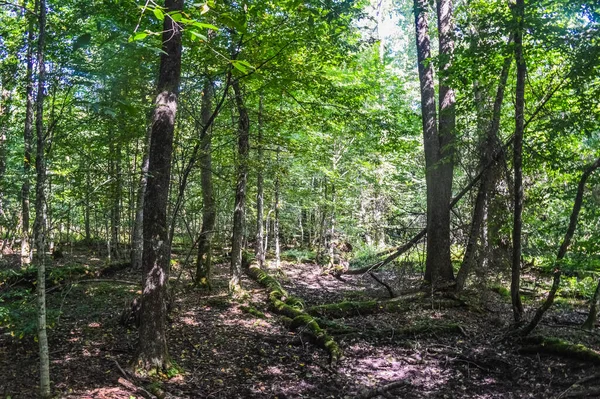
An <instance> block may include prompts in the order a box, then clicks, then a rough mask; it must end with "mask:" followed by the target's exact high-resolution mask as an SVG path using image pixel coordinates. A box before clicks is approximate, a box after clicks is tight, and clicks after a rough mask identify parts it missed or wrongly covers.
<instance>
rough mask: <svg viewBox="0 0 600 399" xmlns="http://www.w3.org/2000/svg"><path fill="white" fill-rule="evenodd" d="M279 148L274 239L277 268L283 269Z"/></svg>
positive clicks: (276, 173)
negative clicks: (280, 231) (280, 228)
mask: <svg viewBox="0 0 600 399" xmlns="http://www.w3.org/2000/svg"><path fill="white" fill-rule="evenodd" d="M279 151H280V149H279V146H277V162H276V165H277V168H278V169H277V171H276V172H275V220H274V222H273V238H274V240H275V267H276V268H277V269H279V268H280V267H281V246H280V245H281V243H280V242H279V206H280V204H279V194H280V193H279Z"/></svg>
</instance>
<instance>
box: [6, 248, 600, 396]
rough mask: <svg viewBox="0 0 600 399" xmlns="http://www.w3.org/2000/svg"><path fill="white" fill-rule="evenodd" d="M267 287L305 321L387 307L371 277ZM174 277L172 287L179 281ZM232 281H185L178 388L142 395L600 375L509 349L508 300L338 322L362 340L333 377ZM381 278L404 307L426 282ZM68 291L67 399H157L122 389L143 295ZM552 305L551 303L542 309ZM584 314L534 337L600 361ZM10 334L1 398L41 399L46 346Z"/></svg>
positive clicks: (58, 311) (308, 267) (516, 385)
mask: <svg viewBox="0 0 600 399" xmlns="http://www.w3.org/2000/svg"><path fill="white" fill-rule="evenodd" d="M73 261H77V262H81V263H85V264H88V265H89V266H90V267H99V266H100V264H101V262H100V261H99V260H96V261H94V260H93V258H92V259H91V258H89V256H88V257H86V256H83V255H82V256H80V257H77V256H73V257H72V258H71V259H69V257H67V259H65V260H63V261H62V262H63V263H66V262H73ZM94 262H96V263H94ZM55 267H60V266H55ZM269 273H270V274H271V275H273V276H274V277H276V278H277V279H278V280H279V281H280V282H281V284H282V285H283V287H284V288H285V289H286V290H287V291H288V292H289V293H290V294H291V295H294V296H297V297H299V298H302V299H303V300H304V301H305V303H306V306H307V307H308V306H312V305H319V304H326V303H333V302H340V301H361V300H371V299H380V300H384V299H385V298H388V297H389V295H388V292H387V290H386V289H385V288H384V287H383V286H382V285H380V284H379V283H377V282H376V281H375V280H373V279H372V278H371V277H370V276H369V275H362V276H344V281H340V280H339V279H336V278H334V277H333V276H331V275H323V274H322V270H321V268H320V267H319V266H316V265H313V264H292V263H288V262H283V263H282V265H281V268H280V269H279V270H275V269H273V268H271V269H270V270H269ZM172 274H173V276H172V278H173V279H175V278H176V277H177V275H178V273H177V270H175V271H174V273H172ZM228 274H229V267H228V265H225V264H221V265H217V266H216V267H215V270H214V283H213V290H212V291H211V292H202V291H199V290H196V289H191V288H190V284H189V283H190V282H189V281H188V280H187V279H188V276H187V273H185V272H184V273H183V274H181V276H182V277H181V281H180V283H181V284H180V286H181V289H180V290H179V292H178V293H177V295H176V298H177V299H176V301H175V306H174V309H173V311H172V313H171V316H170V320H169V321H170V323H169V333H168V338H169V351H170V355H171V357H172V359H173V360H174V363H175V364H176V369H177V370H175V369H174V371H173V373H172V374H173V375H171V376H170V377H171V378H168V376H163V377H164V378H162V379H157V378H154V380H153V381H150V380H141V379H140V380H137V381H136V385H138V386H142V385H143V386H144V387H145V389H147V390H149V391H152V392H158V391H157V390H156V388H157V387H160V388H161V389H162V391H163V392H166V393H167V394H166V397H171V398H280V399H283V398H354V397H358V395H359V394H365V395H366V393H368V391H369V390H370V389H373V388H375V387H379V386H383V385H386V384H389V383H395V385H394V386H395V388H393V389H389V390H388V391H387V392H386V393H385V394H384V395H383V396H384V397H401V398H553V397H568V396H569V394H570V393H571V392H573V388H572V385H573V384H574V383H576V382H577V381H579V380H580V379H583V378H585V377H587V376H590V375H593V374H595V373H597V372H599V371H600V367H599V366H598V365H596V366H594V365H592V364H590V363H589V362H585V361H580V360H576V359H573V358H570V359H568V358H563V357H559V356H549V355H546V354H533V355H532V354H522V353H520V349H521V345H520V344H519V343H518V342H517V341H515V340H514V339H509V340H503V339H502V338H503V336H504V334H505V333H506V332H507V331H508V328H509V325H508V323H509V321H510V320H511V309H510V306H509V303H508V301H507V298H506V297H505V296H503V295H501V294H498V293H496V292H492V291H487V290H481V289H480V290H478V291H477V292H475V291H473V292H467V293H466V294H465V295H464V296H463V297H461V304H462V306H458V307H450V308H443V307H436V305H435V302H433V301H431V300H429V302H427V299H425V300H423V301H421V302H420V303H419V304H418V305H417V304H415V305H414V306H412V305H411V306H410V307H409V308H408V309H407V310H405V311H403V312H396V313H379V314H370V315H360V312H358V313H357V314H353V315H348V316H346V317H344V318H342V319H337V320H336V322H337V323H339V324H343V325H345V326H347V327H348V328H349V329H352V330H353V331H354V333H351V334H346V335H337V336H334V338H335V339H336V341H337V342H338V343H339V345H340V347H341V349H342V350H343V358H342V359H341V361H339V362H338V364H336V365H330V364H329V358H328V355H327V353H326V352H325V351H324V350H323V349H320V348H319V347H317V346H315V345H313V344H312V343H311V342H310V339H307V338H306V336H305V335H304V334H302V329H300V330H298V331H296V332H290V331H289V330H288V329H287V328H286V327H284V324H283V323H282V322H281V319H280V317H279V316H277V315H276V314H275V313H273V312H272V311H271V309H270V308H269V306H268V300H267V297H268V295H267V293H266V291H265V290H264V289H263V288H262V287H260V286H259V285H258V284H257V283H255V282H254V281H252V280H250V279H248V278H247V277H246V278H245V279H244V280H243V283H242V284H243V286H244V288H245V289H246V290H247V295H246V296H245V297H244V298H243V299H241V300H240V299H238V300H233V299H230V298H229V297H228V295H227V293H226V291H227V282H228ZM378 276H379V278H380V279H382V280H384V281H386V282H388V283H389V284H390V286H391V287H392V289H393V290H394V291H395V292H396V293H400V292H404V291H407V290H410V289H414V288H415V287H418V284H419V283H420V277H421V276H420V275H419V273H416V272H414V273H413V272H412V271H410V270H404V269H401V270H400V271H381V272H378ZM110 278H111V279H118V280H130V281H134V282H135V281H138V280H139V273H137V272H133V271H131V270H122V271H119V272H117V273H116V274H115V275H113V276H111V277H110ZM0 288H2V287H0ZM58 288H59V289H54V290H52V291H51V292H50V293H49V295H48V308H49V309H50V310H51V313H52V311H54V314H55V315H57V316H56V317H54V318H52V317H51V320H52V324H53V325H52V328H51V329H50V330H49V343H50V360H51V377H52V383H53V387H54V392H55V394H56V397H61V398H107V399H108V398H125V399H130V398H138V397H139V398H142V397H144V396H146V397H148V396H149V395H151V394H148V393H141V391H139V390H137V391H136V389H135V387H131V386H130V387H129V388H128V387H127V386H125V385H123V380H124V379H125V378H126V377H127V375H124V372H123V370H122V369H125V368H126V365H127V363H128V361H130V360H131V358H132V356H133V353H134V349H135V342H136V338H137V331H136V329H135V327H131V326H130V327H125V326H123V325H121V324H120V323H119V319H120V314H121V311H122V309H123V308H124V304H125V303H126V302H127V300H130V299H131V298H133V297H135V296H136V295H137V294H138V293H139V287H136V286H135V285H129V284H120V283H114V282H94V283H78V284H69V285H65V286H59V287H58ZM542 297H543V292H541V293H540V294H539V296H538V298H539V299H541V298H542ZM581 305H584V303H583V302H582V303H581ZM530 307H532V306H530ZM583 310H584V308H583V307H581V308H577V306H575V307H573V304H572V303H571V304H570V305H569V306H566V307H558V306H554V308H553V309H552V310H551V311H550V312H549V313H548V314H547V316H546V317H545V318H544V321H543V322H542V324H541V325H540V327H538V329H537V330H536V331H535V332H534V334H545V335H550V336H555V337H561V338H564V339H568V340H570V341H572V342H575V343H583V344H585V345H586V346H588V347H589V348H592V349H595V350H596V351H597V350H598V349H599V348H600V331H598V329H596V330H595V332H592V333H588V332H583V331H582V330H580V329H578V328H577V326H578V325H579V324H580V323H581V322H583V320H584V318H585V314H583V313H584V312H583ZM30 316H31V315H30ZM23 317H25V316H23ZM450 324H458V325H460V328H458V329H454V330H453V331H450V330H448V331H446V332H444V330H440V329H437V328H435V326H440V325H450ZM410 326H420V328H418V329H415V330H414V331H415V332H414V333H413V334H412V335H409V336H406V335H398V334H396V335H395V333H394V332H395V331H406V328H407V327H410ZM427 326H431V328H428V327H427ZM422 327H424V328H422ZM7 331H8V329H6V328H4V329H2V328H0V398H2V397H4V398H11V399H15V398H34V397H36V391H37V381H38V356H37V344H36V343H35V342H34V340H33V338H31V336H27V335H25V336H24V337H23V338H22V339H19V337H12V336H11V335H9V334H8V333H7ZM374 332H377V334H375V333H374ZM597 380H600V378H597ZM119 381H121V382H119ZM586 384H592V385H594V384H597V382H596V381H588V382H587V383H586ZM581 385H582V386H584V385H585V384H583V382H582V384H581ZM570 387H571V389H569V388H570ZM596 388H597V387H596ZM567 390H568V391H567ZM565 391H567V392H566V394H565ZM590 392H591V391H590ZM364 397H376V396H368V395H366V396H364Z"/></svg>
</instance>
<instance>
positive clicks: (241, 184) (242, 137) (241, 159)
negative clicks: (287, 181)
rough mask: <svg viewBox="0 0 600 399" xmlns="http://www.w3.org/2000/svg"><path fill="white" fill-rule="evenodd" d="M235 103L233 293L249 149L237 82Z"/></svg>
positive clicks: (237, 281) (237, 287)
mask: <svg viewBox="0 0 600 399" xmlns="http://www.w3.org/2000/svg"><path fill="white" fill-rule="evenodd" d="M232 86H233V91H234V94H235V103H236V106H237V110H238V116H239V119H238V166H237V185H236V189H235V208H234V212H233V237H232V244H231V280H230V281H229V292H230V293H235V292H236V291H239V290H240V289H241V285H240V278H241V276H242V245H243V242H244V218H245V213H246V208H245V205H246V183H247V181H248V152H249V150H250V143H249V133H250V120H249V118H248V110H247V109H246V106H245V104H244V98H243V96H242V91H241V89H240V85H239V82H237V81H235V82H234V83H233V84H232Z"/></svg>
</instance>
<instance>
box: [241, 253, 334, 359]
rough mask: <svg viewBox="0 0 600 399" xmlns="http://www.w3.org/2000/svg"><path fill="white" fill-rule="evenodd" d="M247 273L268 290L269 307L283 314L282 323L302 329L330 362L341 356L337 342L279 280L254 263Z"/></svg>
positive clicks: (292, 327) (293, 328)
mask: <svg viewBox="0 0 600 399" xmlns="http://www.w3.org/2000/svg"><path fill="white" fill-rule="evenodd" d="M248 275H249V276H250V277H251V278H252V279H253V280H255V281H256V282H258V283H259V284H260V285H262V286H263V287H265V288H266V289H268V290H269V291H270V293H269V302H270V305H271V307H272V308H273V309H274V310H275V312H277V313H278V314H280V315H282V316H284V318H283V319H284V323H285V324H286V325H287V326H288V327H290V329H292V330H295V329H299V328H302V331H303V332H305V333H307V334H308V335H309V336H310V337H312V338H313V339H314V341H315V343H316V344H317V345H318V346H319V347H321V348H323V349H325V350H326V351H327V353H328V354H329V362H330V363H331V364H336V363H337V362H338V361H339V360H340V359H341V358H342V350H341V349H340V347H339V346H338V344H337V342H335V340H334V339H333V338H332V337H331V336H330V335H329V334H328V333H327V332H326V331H325V330H323V329H322V328H321V326H320V325H319V323H318V322H317V319H315V318H314V317H312V316H310V315H308V314H307V313H306V312H304V310H303V308H304V303H303V302H302V301H301V300H300V299H298V298H295V297H293V296H290V295H289V294H288V293H287V292H286V291H285V290H284V289H283V287H281V284H280V283H279V281H277V280H276V279H275V278H273V277H272V276H270V275H269V274H267V273H266V272H265V271H263V270H261V269H260V268H259V267H258V266H256V265H254V264H253V265H250V267H249V268H248Z"/></svg>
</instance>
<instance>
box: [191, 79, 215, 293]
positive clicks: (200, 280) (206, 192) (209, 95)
mask: <svg viewBox="0 0 600 399" xmlns="http://www.w3.org/2000/svg"><path fill="white" fill-rule="evenodd" d="M213 95H214V92H213V83H212V81H211V80H210V79H208V78H207V80H206V82H205V83H204V96H203V97H202V106H201V110H200V114H201V118H202V124H203V127H206V126H207V125H208V124H209V123H211V121H210V118H211V108H212V99H213ZM211 141H212V132H211V130H207V129H202V135H201V137H200V145H201V146H202V148H201V153H200V182H201V184H202V205H203V207H202V230H201V231H200V239H199V240H198V259H197V261H196V284H200V285H202V286H207V287H208V288H210V275H211V267H212V265H211V262H212V259H211V257H212V238H213V236H214V233H213V231H214V229H215V219H216V215H217V211H216V207H215V197H214V192H213V184H212V145H211Z"/></svg>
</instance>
